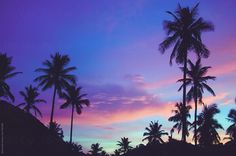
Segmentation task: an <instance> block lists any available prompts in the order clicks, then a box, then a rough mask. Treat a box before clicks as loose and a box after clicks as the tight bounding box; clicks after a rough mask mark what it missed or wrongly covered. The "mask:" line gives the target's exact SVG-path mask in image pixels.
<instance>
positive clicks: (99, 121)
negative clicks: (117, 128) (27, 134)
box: [43, 84, 174, 127]
mask: <svg viewBox="0 0 236 156" xmlns="http://www.w3.org/2000/svg"><path fill="white" fill-rule="evenodd" d="M85 86H87V87H85V88H86V93H88V95H89V96H88V97H89V99H90V101H91V107H90V108H84V110H83V113H82V114H81V115H79V116H78V115H76V116H75V120H74V121H75V124H79V125H92V126H104V125H110V124H114V123H122V122H131V121H135V120H139V119H143V118H147V117H151V116H162V117H168V116H169V115H170V114H171V110H172V109H173V107H172V106H174V105H173V104H172V103H163V102H162V101H161V100H160V99H159V98H158V97H157V96H156V95H154V94H150V93H147V92H146V91H144V90H142V89H140V88H136V87H132V86H130V87H123V86H121V85H111V84H109V85H85ZM58 102H61V100H58ZM58 112H60V113H58ZM68 114H70V110H69V109H67V110H56V117H55V119H56V120H57V121H58V122H59V123H60V124H62V125H69V124H70V115H68ZM48 117H49V115H47V116H46V117H45V118H43V121H44V122H48ZM106 127H107V126H106Z"/></svg>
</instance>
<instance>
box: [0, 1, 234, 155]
mask: <svg viewBox="0 0 236 156" xmlns="http://www.w3.org/2000/svg"><path fill="white" fill-rule="evenodd" d="M198 2H200V6H199V16H202V17H203V18H204V19H205V20H207V21H211V22H212V23H213V24H214V25H215V30H214V32H207V33H203V34H202V38H203V42H204V43H205V44H206V45H207V47H208V49H209V50H210V51H211V55H210V57H209V58H208V59H204V60H203V65H204V66H212V68H211V69H210V70H209V75H214V76H216V77H217V79H216V81H213V82H209V85H210V86H211V87H212V88H213V89H214V91H215V93H216V96H215V97H212V96H211V95H210V94H208V93H207V92H206V93H205V94H204V99H203V100H204V101H205V103H206V104H208V105H210V104H212V103H216V104H217V105H218V107H219V109H220V110H221V113H220V114H218V115H217V116H216V118H217V119H218V121H219V123H221V124H222V125H223V127H224V128H225V129H226V128H227V127H228V126H229V124H230V123H229V122H228V121H227V120H226V117H227V114H228V112H229V110H230V109H231V108H236V105H235V104H234V99H235V96H236V90H235V86H236V81H235V78H236V61H235V60H236V31H235V28H236V21H235V17H234V16H235V6H236V1H234V0H227V1H221V0H214V4H213V3H212V2H213V1H212V0H204V1H203V0H200V1H195V0H178V1H177V0H165V1H163V0H120V1H117V0H99V1H98V0H97V1H95V0H89V1H88V0H70V1H68V0H50V1H48V0H47V1H45V0H41V1H36V0H21V1H18V0H1V1H0V21H1V27H0V34H1V35H0V51H1V52H4V53H7V55H8V56H12V57H13V65H14V66H16V71H21V72H23V74H21V75H18V76H17V77H15V78H14V79H11V80H9V81H8V82H9V84H10V87H11V89H12V91H13V93H14V94H15V97H16V102H15V105H17V104H19V103H20V102H22V100H23V99H22V97H20V95H19V91H21V90H23V89H24V87H25V86H28V85H29V84H33V85H34V86H36V85H37V84H35V83H34V82H33V79H34V78H35V77H36V76H38V75H39V74H37V73H35V72H34V70H35V69H36V68H38V67H42V62H43V61H44V60H46V59H49V57H50V55H51V54H54V53H55V52H60V53H61V54H68V55H69V56H70V58H71V63H70V65H71V66H76V67H77V70H76V71H75V72H74V74H75V75H76V76H77V83H78V85H80V86H82V87H83V90H82V91H83V93H87V94H88V96H87V97H88V98H89V100H90V101H91V106H90V107H89V108H85V109H83V113H82V114H81V115H75V123H74V132H73V141H75V142H77V143H79V144H81V145H82V146H83V149H84V150H85V151H87V150H89V148H90V145H91V144H92V143H97V142H98V143H100V144H101V146H102V147H104V149H105V150H106V151H108V152H112V151H114V150H115V149H117V148H118V146H117V145H116V144H117V141H118V140H120V138H121V137H128V138H129V139H130V140H131V141H132V143H131V145H132V146H134V147H135V146H136V145H138V144H140V143H144V144H145V143H146V142H142V139H143V133H144V131H145V127H147V126H148V125H149V123H150V121H157V120H158V121H159V123H160V124H162V125H163V129H164V130H165V131H167V132H169V131H170V129H171V128H172V126H173V125H174V123H171V122H168V117H170V116H171V115H172V113H171V110H173V109H174V104H175V103H176V102H180V101H181V97H182V94H181V92H178V91H177V90H178V88H179V86H180V84H178V83H176V81H177V79H179V78H181V77H182V73H181V72H180V70H179V65H176V64H173V65H172V66H170V65H169V57H170V51H171V49H169V50H168V51H167V52H166V54H165V55H162V54H161V53H160V52H159V50H158V47H159V44H160V43H161V42H162V40H163V39H164V38H165V35H166V34H165V31H164V30H163V21H164V20H167V19H169V20H171V17H170V16H169V15H168V14H167V13H166V11H174V10H175V9H176V8H177V4H178V3H180V4H181V5H182V6H190V7H193V6H194V5H196V4H197V3H198ZM190 57H191V58H193V60H194V57H193V56H190ZM52 92H53V90H52V89H49V90H47V91H45V92H41V94H40V97H41V98H43V99H46V100H47V103H46V104H38V107H39V108H40V110H41V111H42V113H43V118H39V119H40V120H41V121H42V122H43V123H44V124H47V123H48V122H49V114H50V108H51V101H52ZM62 103H63V100H61V99H59V98H57V100H56V111H55V120H56V121H57V122H58V123H59V124H61V126H62V128H63V130H64V135H65V137H64V139H65V140H69V128H70V111H69V110H60V109H59V107H60V105H61V104H62ZM192 111H193V110H192ZM192 111H191V114H193V112H192ZM198 111H199V112H200V111H201V107H199V110H198ZM190 120H191V121H192V120H193V117H192V118H191V119H190ZM219 133H220V135H221V137H222V138H223V137H224V136H225V132H224V131H219ZM173 137H174V138H177V139H179V138H180V134H178V133H177V132H175V133H174V135H173ZM164 139H165V140H166V139H167V137H164ZM188 140H189V141H190V142H191V141H192V138H191V136H190V137H189V138H188Z"/></svg>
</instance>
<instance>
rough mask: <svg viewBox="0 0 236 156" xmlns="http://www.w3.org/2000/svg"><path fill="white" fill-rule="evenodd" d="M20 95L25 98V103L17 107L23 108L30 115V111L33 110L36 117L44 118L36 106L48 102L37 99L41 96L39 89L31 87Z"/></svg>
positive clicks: (26, 88)
mask: <svg viewBox="0 0 236 156" xmlns="http://www.w3.org/2000/svg"><path fill="white" fill-rule="evenodd" d="M20 95H21V96H22V97H23V98H24V101H25V102H23V103H20V104H19V105H17V106H18V107H21V106H23V110H24V111H26V112H27V113H30V110H32V111H34V115H35V116H37V114H38V115H39V116H40V117H42V113H41V111H40V110H39V109H38V108H37V107H36V106H35V104H37V103H46V101H45V100H43V99H37V97H38V96H39V93H38V89H37V88H36V87H33V86H32V85H30V86H29V87H25V92H24V91H20Z"/></svg>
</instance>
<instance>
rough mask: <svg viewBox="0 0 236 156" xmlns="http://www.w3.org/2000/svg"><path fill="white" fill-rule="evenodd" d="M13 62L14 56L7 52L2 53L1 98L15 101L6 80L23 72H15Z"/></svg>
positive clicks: (0, 54) (0, 70) (0, 62)
mask: <svg viewBox="0 0 236 156" xmlns="http://www.w3.org/2000/svg"><path fill="white" fill-rule="evenodd" d="M11 63H12V57H8V56H7V54H5V53H0V98H5V99H7V100H11V101H12V102H14V101H15V98H14V96H13V94H12V93H11V89H10V86H9V85H8V84H7V82H6V81H7V80H8V79H10V78H12V77H14V76H16V75H17V74H20V73H21V72H14V70H15V69H16V68H15V67H14V66H12V65H11Z"/></svg>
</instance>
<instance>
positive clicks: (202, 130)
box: [196, 104, 223, 146]
mask: <svg viewBox="0 0 236 156" xmlns="http://www.w3.org/2000/svg"><path fill="white" fill-rule="evenodd" d="M219 112H220V110H219V109H218V108H217V105H216V104H213V105H210V106H206V105H204V107H203V111H202V112H201V113H200V114H199V116H198V120H197V124H198V126H199V127H198V129H197V135H196V139H197V140H198V142H199V144H200V145H202V146H209V145H212V144H218V143H219V142H220V136H219V134H218V132H217V129H223V127H222V126H221V124H219V123H218V121H217V120H216V119H214V116H215V115H216V114H218V113H219Z"/></svg>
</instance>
